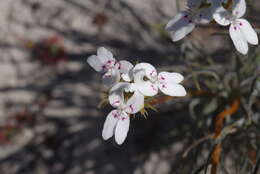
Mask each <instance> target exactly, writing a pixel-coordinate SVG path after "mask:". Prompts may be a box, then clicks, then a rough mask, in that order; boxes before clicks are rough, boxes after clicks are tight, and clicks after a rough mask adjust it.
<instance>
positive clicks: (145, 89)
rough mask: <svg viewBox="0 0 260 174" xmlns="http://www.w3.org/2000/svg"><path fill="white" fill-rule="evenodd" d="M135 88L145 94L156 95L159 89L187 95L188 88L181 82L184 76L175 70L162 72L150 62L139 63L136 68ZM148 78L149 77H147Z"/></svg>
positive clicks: (172, 93) (173, 93)
mask: <svg viewBox="0 0 260 174" xmlns="http://www.w3.org/2000/svg"><path fill="white" fill-rule="evenodd" d="M133 72H134V84H133V86H134V88H136V89H137V90H139V91H140V92H141V93H142V94H143V95H144V96H154V95H156V94H157V93H158V90H159V89H160V91H162V92H163V93H164V94H166V95H169V96H185V95H186V90H185V88H184V87H183V86H182V85H180V84H179V83H180V82H181V81H182V80H183V79H184V78H183V76H182V75H181V74H179V73H175V72H172V73H170V72H160V73H159V74H157V71H156V69H155V68H154V67H153V66H152V65H151V64H149V63H139V64H137V65H136V66H135V67H134V69H133ZM145 78H147V79H145Z"/></svg>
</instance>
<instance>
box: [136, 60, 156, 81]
mask: <svg viewBox="0 0 260 174" xmlns="http://www.w3.org/2000/svg"><path fill="white" fill-rule="evenodd" d="M140 70H144V71H145V76H146V77H147V78H149V79H150V80H152V79H156V78H157V71H156V69H155V68H154V66H153V65H151V64H150V63H138V64H137V65H135V67H134V73H136V72H139V71H140Z"/></svg>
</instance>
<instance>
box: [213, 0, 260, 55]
mask: <svg viewBox="0 0 260 174" xmlns="http://www.w3.org/2000/svg"><path fill="white" fill-rule="evenodd" d="M245 12H246V2H245V0H233V2H232V13H230V12H229V11H227V10H226V9H224V8H223V7H222V6H219V7H218V8H217V9H216V10H215V12H214V14H213V18H214V19H215V21H216V22H217V23H219V24H220V25H223V26H227V25H230V27H229V34H230V37H231V39H232V41H233V43H234V45H235V48H236V49H237V50H238V51H239V52H240V53H241V54H244V55H245V54H247V52H248V43H250V44H252V45H257V44H258V37H257V34H256V32H255V31H254V29H253V28H252V26H251V25H250V23H249V22H248V21H247V20H245V19H242V18H241V17H242V16H243V15H244V14H245Z"/></svg>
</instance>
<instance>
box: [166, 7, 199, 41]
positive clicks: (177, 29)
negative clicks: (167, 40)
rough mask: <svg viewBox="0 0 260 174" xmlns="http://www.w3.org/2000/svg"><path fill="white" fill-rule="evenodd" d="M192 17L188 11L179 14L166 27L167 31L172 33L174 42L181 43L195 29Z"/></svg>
mask: <svg viewBox="0 0 260 174" xmlns="http://www.w3.org/2000/svg"><path fill="white" fill-rule="evenodd" d="M193 22H194V21H193V20H192V17H191V16H190V14H189V13H188V12H187V11H183V12H181V13H179V14H177V15H176V16H175V17H174V18H173V19H172V20H170V21H169V22H168V24H167V25H166V30H168V31H169V32H170V35H171V38H172V41H173V42H176V41H179V40H181V39H182V38H184V37H185V36H186V35H187V34H189V33H190V32H191V31H192V30H193V29H194V28H195V24H194V23H193Z"/></svg>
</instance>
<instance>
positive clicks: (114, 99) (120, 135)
mask: <svg viewBox="0 0 260 174" xmlns="http://www.w3.org/2000/svg"><path fill="white" fill-rule="evenodd" d="M129 88H130V83H127V82H120V83H117V84H116V85H115V86H114V87H113V88H111V90H110V92H109V102H110V104H111V105H112V106H113V107H115V108H117V109H115V110H112V111H111V112H110V113H109V114H108V116H107V118H106V121H105V123H104V127H103V130H102V137H103V139H104V140H107V139H109V138H111V137H112V136H113V135H115V140H116V142H117V144H119V145H120V144H122V143H123V142H124V141H125V139H126V137H127V133H128V130H129V126H130V118H129V114H135V113H137V112H139V111H140V109H142V108H143V107H144V96H143V95H142V94H141V93H139V92H138V91H135V92H134V93H133V95H132V96H131V97H130V98H129V99H128V100H127V101H125V97H124V93H125V92H129Z"/></svg>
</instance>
